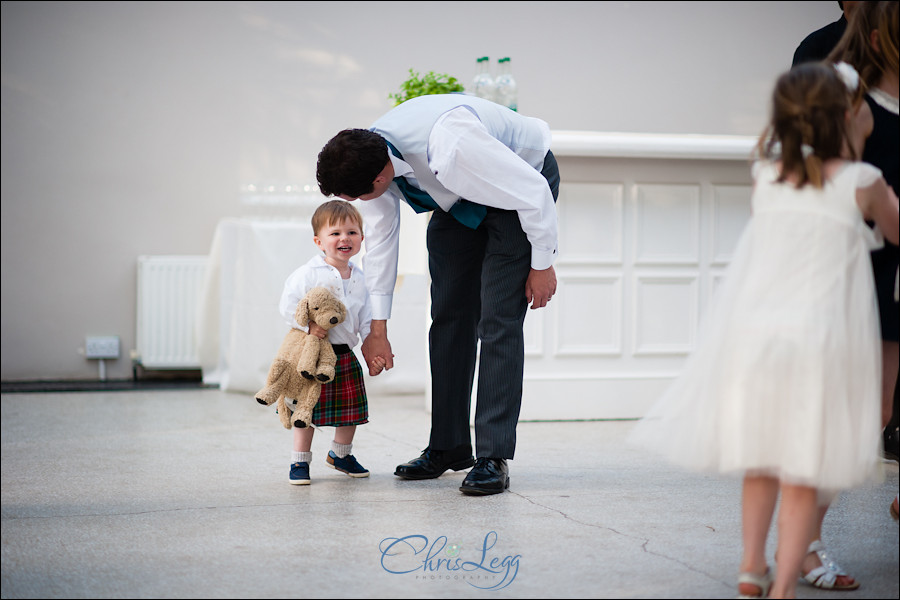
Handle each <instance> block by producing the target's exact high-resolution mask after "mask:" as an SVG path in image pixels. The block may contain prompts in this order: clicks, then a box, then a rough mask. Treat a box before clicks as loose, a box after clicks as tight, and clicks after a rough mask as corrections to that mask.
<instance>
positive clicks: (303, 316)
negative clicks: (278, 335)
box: [294, 298, 309, 327]
mask: <svg viewBox="0 0 900 600" xmlns="http://www.w3.org/2000/svg"><path fill="white" fill-rule="evenodd" d="M294 316H295V317H296V319H297V324H298V325H300V326H301V327H306V325H307V324H308V323H309V300H307V299H306V298H304V299H303V300H301V301H300V304H298V305H297V312H296V314H295V315H294Z"/></svg>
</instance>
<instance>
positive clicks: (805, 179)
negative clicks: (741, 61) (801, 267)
mask: <svg viewBox="0 0 900 600" xmlns="http://www.w3.org/2000/svg"><path fill="white" fill-rule="evenodd" d="M850 106H851V105H850V90H848V88H847V86H846V85H845V84H844V82H843V80H842V79H841V78H840V76H839V75H838V73H837V71H835V69H834V68H833V67H832V66H831V65H829V64H827V63H825V62H811V63H803V64H800V65H798V66H796V67H794V68H793V69H791V70H790V71H788V72H786V73H784V74H783V75H781V76H780V77H779V78H778V81H777V82H776V83H775V91H774V92H773V93H772V108H771V110H772V116H771V120H770V122H769V125H768V127H767V128H766V130H765V132H764V133H763V135H762V137H761V138H760V141H759V144H758V145H757V148H758V150H759V153H760V155H761V156H767V157H773V156H776V155H778V154H779V152H780V158H781V161H782V169H781V175H780V177H779V178H778V181H785V180H786V179H787V177H788V176H789V175H791V174H795V175H796V176H797V177H798V183H797V187H801V186H803V185H805V184H807V183H811V184H812V185H814V186H815V187H822V186H823V184H824V174H823V172H822V165H823V164H824V162H825V161H826V160H828V159H830V158H839V157H841V156H842V153H843V150H844V148H845V147H847V148H849V152H850V154H851V158H852V159H853V160H856V158H857V157H856V152H855V151H854V150H853V146H852V144H851V143H850V136H849V129H848V124H847V119H846V115H847V113H848V111H849V110H850ZM778 145H780V147H781V149H780V151H778V150H776V147H777V146H778Z"/></svg>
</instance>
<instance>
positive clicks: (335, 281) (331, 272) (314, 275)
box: [278, 256, 372, 348]
mask: <svg viewBox="0 0 900 600" xmlns="http://www.w3.org/2000/svg"><path fill="white" fill-rule="evenodd" d="M345 281H346V283H347V291H346V292H345V291H344V282H345ZM317 286H321V287H324V288H326V289H328V290H331V292H332V293H334V295H335V296H337V297H338V298H340V300H341V302H343V303H344V306H346V307H347V318H346V319H345V320H344V322H343V323H339V324H337V325H335V326H334V327H333V328H332V329H330V330H329V331H328V341H330V342H331V343H332V344H347V345H348V346H350V347H351V348H353V347H354V346H356V345H357V344H358V343H359V342H361V341H363V340H365V339H366V337H368V335H369V331H370V328H371V325H372V305H371V302H370V301H369V292H368V291H367V290H366V278H365V276H364V275H363V272H362V270H361V269H360V268H359V267H357V266H356V265H355V264H354V263H353V261H350V279H347V280H345V279H343V278H342V277H341V274H340V272H339V271H338V270H337V269H336V268H335V267H333V266H331V265H329V264H328V263H327V262H325V258H324V257H322V256H314V257H313V258H311V259H310V260H309V261H308V262H307V263H306V264H305V265H303V266H301V267H299V268H298V269H297V270H295V271H294V272H293V273H291V274H290V275H289V276H288V278H287V280H286V281H285V283H284V291H283V292H282V293H281V301H280V302H279V303H278V310H279V312H280V313H281V314H282V316H283V317H284V318H285V320H286V321H287V322H288V324H289V325H290V326H291V327H293V328H294V329H300V330H303V331H308V330H309V329H308V328H307V327H301V326H300V324H299V323H297V321H296V320H295V319H294V313H295V312H296V311H297V304H298V303H299V302H300V301H301V300H302V299H303V297H304V296H306V294H307V292H309V290H311V289H312V288H314V287H317Z"/></svg>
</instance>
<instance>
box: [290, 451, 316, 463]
mask: <svg viewBox="0 0 900 600" xmlns="http://www.w3.org/2000/svg"><path fill="white" fill-rule="evenodd" d="M291 462H292V463H297V462H305V463H307V464H309V463H311V462H312V452H293V451H292V452H291Z"/></svg>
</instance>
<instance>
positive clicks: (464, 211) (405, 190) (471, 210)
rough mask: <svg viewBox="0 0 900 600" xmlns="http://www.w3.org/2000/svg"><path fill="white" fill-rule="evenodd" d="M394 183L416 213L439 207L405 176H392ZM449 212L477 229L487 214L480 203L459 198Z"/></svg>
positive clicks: (392, 146)
mask: <svg viewBox="0 0 900 600" xmlns="http://www.w3.org/2000/svg"><path fill="white" fill-rule="evenodd" d="M385 142H386V143H387V145H388V148H390V149H391V153H392V154H393V155H394V156H396V157H397V158H399V159H400V160H403V155H402V154H400V152H398V151H397V149H396V148H395V147H394V145H393V144H392V143H390V142H388V141H387V140H385ZM394 183H396V184H397V187H398V188H400V192H401V193H402V194H403V197H404V198H405V199H406V203H407V204H409V205H410V206H411V207H412V209H413V210H414V211H416V212H417V213H422V212H426V211H429V210H435V209H437V208H439V206H438V203H437V202H435V201H434V198H432V197H431V194H429V193H428V192H426V191H424V190H420V189H419V188H417V187H415V186H414V185H412V184H410V183H409V181H407V180H406V177H394ZM450 214H451V215H452V216H453V217H454V218H455V219H456V220H457V221H459V222H460V223H462V224H463V225H465V226H466V227H468V228H470V229H477V228H478V226H479V225H480V224H481V221H482V220H484V216H485V215H486V214H487V208H485V207H484V206H482V205H480V204H475V203H474V202H469V201H468V200H465V199H461V200H460V201H459V202H457V203H456V204H454V205H453V206H451V207H450Z"/></svg>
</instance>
